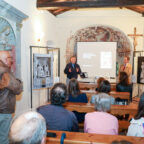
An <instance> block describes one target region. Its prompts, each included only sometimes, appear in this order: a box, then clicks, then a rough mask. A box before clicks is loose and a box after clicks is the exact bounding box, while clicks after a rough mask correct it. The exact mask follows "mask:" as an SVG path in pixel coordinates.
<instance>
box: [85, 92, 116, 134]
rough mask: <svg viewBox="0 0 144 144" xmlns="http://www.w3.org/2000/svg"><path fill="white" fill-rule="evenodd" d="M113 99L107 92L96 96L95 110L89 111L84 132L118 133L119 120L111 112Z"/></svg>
mask: <svg viewBox="0 0 144 144" xmlns="http://www.w3.org/2000/svg"><path fill="white" fill-rule="evenodd" d="M110 108H111V99H110V97H109V95H107V94H105V93H99V94H98V95H97V97H95V109H96V111H95V112H91V113H87V114H86V115H85V121H84V132H86V133H96V134H109V135H117V134H118V120H117V118H116V117H115V116H113V115H111V114H109V113H108V112H109V111H110Z"/></svg>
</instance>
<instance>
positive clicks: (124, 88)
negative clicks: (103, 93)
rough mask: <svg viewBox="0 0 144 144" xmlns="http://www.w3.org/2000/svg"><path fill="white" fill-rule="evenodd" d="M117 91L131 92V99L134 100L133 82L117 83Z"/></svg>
mask: <svg viewBox="0 0 144 144" xmlns="http://www.w3.org/2000/svg"><path fill="white" fill-rule="evenodd" d="M116 91H118V92H129V93H130V101H132V84H129V85H122V84H120V83H118V84H117V85H116Z"/></svg>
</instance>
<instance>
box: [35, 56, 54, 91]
mask: <svg viewBox="0 0 144 144" xmlns="http://www.w3.org/2000/svg"><path fill="white" fill-rule="evenodd" d="M52 63H53V57H52V55H51V54H34V55H33V88H34V89H37V88H47V87H50V86H51V85H52V84H53V71H52V70H53V68H52Z"/></svg>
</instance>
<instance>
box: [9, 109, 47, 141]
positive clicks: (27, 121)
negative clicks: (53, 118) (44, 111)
mask: <svg viewBox="0 0 144 144" xmlns="http://www.w3.org/2000/svg"><path fill="white" fill-rule="evenodd" d="M45 136H46V123H45V120H44V118H43V117H42V116H41V115H40V114H39V113H37V112H32V111H30V112H26V113H24V114H22V115H20V116H19V117H18V118H16V119H15V120H14V121H13V122H12V124H11V127H10V131H9V138H10V143H11V144H43V143H44V139H45Z"/></svg>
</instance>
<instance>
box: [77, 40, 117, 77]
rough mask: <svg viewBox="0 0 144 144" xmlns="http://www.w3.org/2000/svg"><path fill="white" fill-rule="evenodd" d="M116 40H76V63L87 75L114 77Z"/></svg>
mask: <svg viewBox="0 0 144 144" xmlns="http://www.w3.org/2000/svg"><path fill="white" fill-rule="evenodd" d="M116 48H117V43H116V42H78V43H77V63H78V64H79V65H80V67H81V70H82V72H87V73H88V77H96V76H103V77H116Z"/></svg>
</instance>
